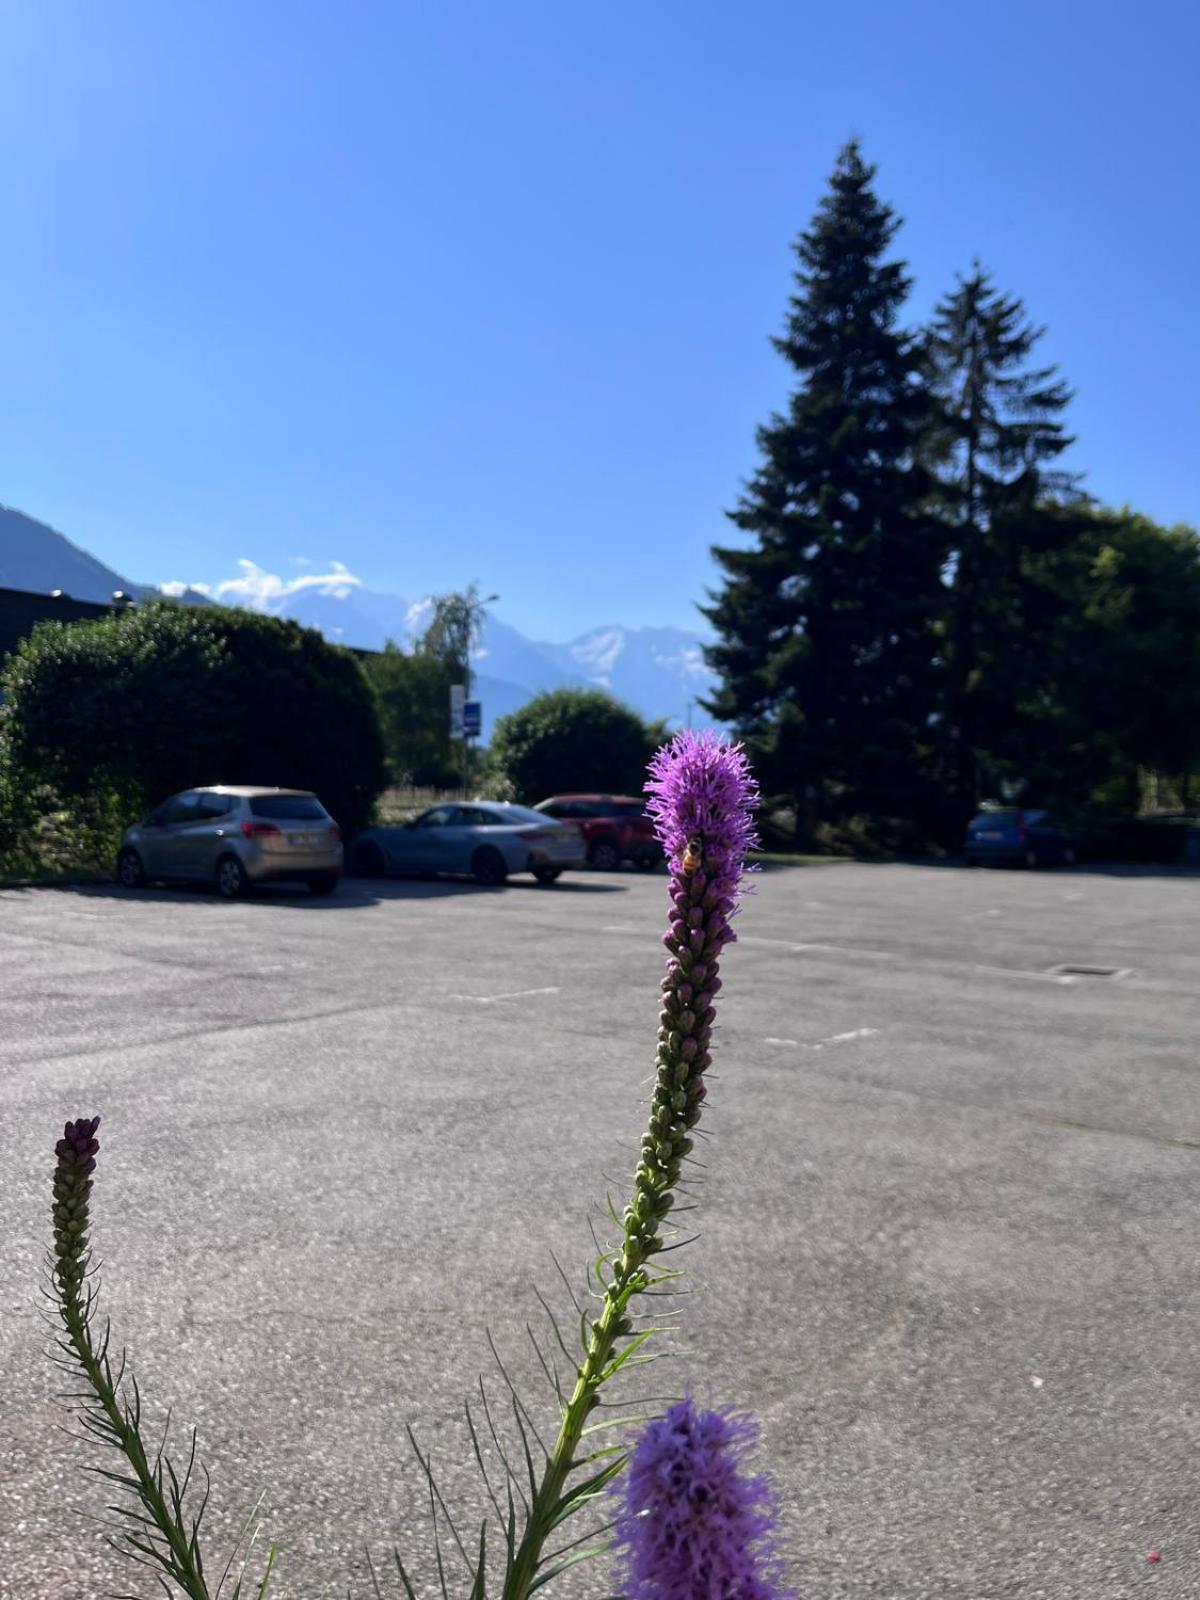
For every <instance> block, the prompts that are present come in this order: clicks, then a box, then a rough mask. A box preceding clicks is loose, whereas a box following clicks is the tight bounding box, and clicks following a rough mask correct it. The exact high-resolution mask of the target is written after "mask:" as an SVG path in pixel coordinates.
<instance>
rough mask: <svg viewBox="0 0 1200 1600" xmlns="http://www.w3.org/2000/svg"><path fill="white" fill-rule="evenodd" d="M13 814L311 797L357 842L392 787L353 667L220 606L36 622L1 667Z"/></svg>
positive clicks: (270, 620) (288, 631)
mask: <svg viewBox="0 0 1200 1600" xmlns="http://www.w3.org/2000/svg"><path fill="white" fill-rule="evenodd" d="M0 689H2V691H3V695H4V701H5V704H4V710H3V720H2V721H0V771H2V772H3V774H4V782H5V786H6V789H7V791H8V795H9V801H10V805H11V806H12V807H13V808H15V810H16V811H17V812H18V814H19V813H20V812H21V811H22V810H24V811H25V812H28V810H29V807H30V805H31V797H32V796H33V795H34V794H35V793H36V791H37V790H39V789H45V790H47V791H49V792H52V793H53V794H55V795H56V796H58V797H59V798H60V799H61V800H62V801H64V802H67V803H72V802H74V803H75V804H78V805H84V806H94V805H95V803H96V801H97V797H98V796H102V795H103V796H108V797H110V798H111V800H112V802H113V804H114V805H115V807H116V808H117V809H118V810H119V811H120V812H121V813H122V814H123V815H124V816H125V817H126V820H128V817H129V815H130V814H132V813H135V812H137V811H139V810H141V809H143V808H145V807H147V806H149V805H151V804H153V803H154V802H156V801H158V800H160V799H161V798H162V797H163V796H164V795H168V794H171V793H172V792H174V791H176V790H179V789H186V788H190V787H192V786H194V785H196V784H208V783H222V782H224V783H252V784H263V785H278V786H279V787H281V788H311V789H314V790H315V791H316V792H317V793H318V794H319V795H320V796H321V798H322V800H323V801H324V802H325V804H326V805H327V806H328V808H329V810H330V811H331V813H332V814H333V815H334V816H335V817H336V818H337V820H338V821H339V822H340V823H341V824H342V827H343V828H344V829H346V830H347V831H349V832H354V831H356V830H357V829H360V828H362V827H364V826H365V825H366V823H367V822H368V821H369V819H370V814H371V809H372V806H373V804H374V801H375V797H376V795H377V794H378V793H379V791H380V789H381V788H382V787H383V783H384V770H383V749H382V743H381V740H380V734H379V725H378V720H377V716H376V710H375V702H374V698H373V696H372V694H371V691H370V688H369V686H368V684H367V682H366V680H365V678H364V676H363V673H362V669H361V667H360V666H359V663H358V661H357V659H356V658H355V657H354V655H352V654H351V653H350V652H349V651H346V650H343V649H340V648H338V647H337V646H335V645H331V644H328V643H327V642H326V641H325V640H324V639H323V638H322V637H321V635H320V634H319V633H317V632H315V631H314V630H312V629H308V628H301V627H299V626H298V625H297V624H296V623H294V622H285V621H281V620H280V619H278V618H275V617H264V616H259V615H257V614H255V613H253V612H249V611H237V610H232V609H226V608H225V607H222V606H194V607H193V606H179V605H174V604H171V603H170V602H159V603H154V604H149V605H142V606H136V607H131V608H129V609H128V610H127V611H125V612H123V613H120V614H118V615H115V616H112V617H106V618H104V619H102V620H100V621H98V622H76V623H59V622H47V623H42V624H41V625H40V626H38V627H37V628H35V629H34V631H33V633H32V634H31V635H30V637H29V638H28V639H26V640H24V641H23V642H22V644H21V645H20V646H19V647H18V649H17V651H16V652H15V654H14V655H12V656H11V657H10V658H9V660H8V661H7V663H6V664H5V667H4V669H3V672H2V673H0Z"/></svg>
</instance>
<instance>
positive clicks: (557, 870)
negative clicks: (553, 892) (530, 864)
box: [533, 867, 562, 883]
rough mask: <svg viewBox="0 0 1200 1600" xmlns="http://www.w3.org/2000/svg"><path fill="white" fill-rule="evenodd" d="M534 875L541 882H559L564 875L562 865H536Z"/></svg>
mask: <svg viewBox="0 0 1200 1600" xmlns="http://www.w3.org/2000/svg"><path fill="white" fill-rule="evenodd" d="M533 875H534V877H535V878H536V879H537V881H538V882H539V883H557V881H558V879H559V878H561V877H562V868H561V867H534V869H533Z"/></svg>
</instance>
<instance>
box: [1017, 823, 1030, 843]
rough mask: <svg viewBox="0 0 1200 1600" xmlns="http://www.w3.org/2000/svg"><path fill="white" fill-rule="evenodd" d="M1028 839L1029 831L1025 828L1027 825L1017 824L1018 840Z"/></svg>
mask: <svg viewBox="0 0 1200 1600" xmlns="http://www.w3.org/2000/svg"><path fill="white" fill-rule="evenodd" d="M1028 837H1029V829H1028V828H1027V827H1026V826H1025V824H1024V823H1023V822H1018V823H1017V838H1018V839H1026V838H1028Z"/></svg>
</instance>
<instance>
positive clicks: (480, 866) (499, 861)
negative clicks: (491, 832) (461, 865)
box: [471, 845, 508, 889]
mask: <svg viewBox="0 0 1200 1600" xmlns="http://www.w3.org/2000/svg"><path fill="white" fill-rule="evenodd" d="M471 876H472V877H473V878H474V879H475V882H476V883H481V884H483V885H485V886H486V887H487V888H490V889H494V888H498V887H499V886H500V884H502V883H503V882H504V880H505V878H507V877H508V867H507V865H506V864H505V861H504V857H503V856H502V855H501V854H500V852H499V850H494V849H492V847H491V846H490V845H486V846H485V847H484V848H483V849H482V850H476V852H475V854H474V855H473V856H472V857H471Z"/></svg>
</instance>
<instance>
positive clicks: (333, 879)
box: [308, 872, 341, 894]
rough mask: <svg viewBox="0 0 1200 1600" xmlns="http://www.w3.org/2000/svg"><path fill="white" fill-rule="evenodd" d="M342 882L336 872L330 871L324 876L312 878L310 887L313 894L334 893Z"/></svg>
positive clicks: (309, 881)
mask: <svg viewBox="0 0 1200 1600" xmlns="http://www.w3.org/2000/svg"><path fill="white" fill-rule="evenodd" d="M340 882H341V879H340V878H339V876H338V874H337V873H336V872H330V873H328V874H327V875H326V876H325V877H323V878H310V879H309V880H308V887H309V890H310V892H311V893H312V894H332V893H333V891H334V890H335V889H336V888H337V886H338V884H339V883H340Z"/></svg>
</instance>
